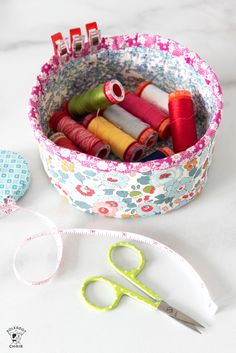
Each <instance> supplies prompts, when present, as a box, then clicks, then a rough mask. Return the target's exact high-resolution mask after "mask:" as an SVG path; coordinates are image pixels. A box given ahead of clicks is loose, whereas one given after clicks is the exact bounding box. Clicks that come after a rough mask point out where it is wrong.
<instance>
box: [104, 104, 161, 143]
mask: <svg viewBox="0 0 236 353" xmlns="http://www.w3.org/2000/svg"><path fill="white" fill-rule="evenodd" d="M102 115H103V116H104V117H105V118H106V119H107V120H109V121H110V122H111V123H112V124H114V125H116V126H117V127H118V128H119V129H121V130H123V131H124V132H126V133H127V134H128V135H130V136H132V137H133V138H135V139H136V140H137V141H138V142H139V143H141V144H144V145H145V146H147V147H151V146H153V145H154V144H155V143H156V141H157V138H158V135H157V132H156V131H155V130H153V129H152V128H151V127H150V125H148V124H147V123H145V122H143V121H142V120H140V119H138V118H137V117H136V116H134V115H132V114H130V113H129V112H127V111H126V110H125V109H123V108H122V107H120V106H119V105H116V104H114V105H111V106H110V107H108V108H106V109H105V110H104V111H103V114H102Z"/></svg>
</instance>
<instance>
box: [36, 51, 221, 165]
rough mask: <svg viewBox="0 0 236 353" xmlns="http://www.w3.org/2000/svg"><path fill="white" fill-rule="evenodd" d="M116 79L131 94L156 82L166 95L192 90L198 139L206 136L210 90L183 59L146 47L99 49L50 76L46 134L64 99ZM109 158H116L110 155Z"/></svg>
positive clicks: (44, 107)
mask: <svg viewBox="0 0 236 353" xmlns="http://www.w3.org/2000/svg"><path fill="white" fill-rule="evenodd" d="M114 78H115V79H118V80H119V81H121V83H122V84H123V85H124V87H125V88H126V89H129V90H131V91H132V90H134V89H135V87H136V86H137V84H139V83H140V82H142V81H143V80H148V81H153V82H154V83H155V84H156V85H157V86H158V87H159V88H161V89H163V90H164V91H166V92H171V91H174V90H176V89H188V90H190V91H191V92H192V95H193V100H194V104H195V110H196V124H197V133H198V138H201V137H202V136H203V135H204V133H205V131H206V129H207V127H208V124H209V122H210V120H211V118H212V117H213V114H214V111H215V109H216V102H215V99H214V96H213V95H212V92H211V89H210V87H209V86H208V85H207V84H206V82H205V80H204V79H203V77H201V76H200V75H199V74H198V73H197V72H196V71H194V70H193V69H192V67H191V66H190V65H188V64H186V62H185V61H184V59H183V58H182V57H175V56H172V55H170V54H169V53H168V52H167V51H161V50H157V49H150V48H145V47H130V48H125V49H122V50H100V51H99V52H98V53H96V54H89V55H88V56H86V57H81V58H77V59H71V60H70V61H69V62H68V63H66V64H65V65H64V66H63V67H62V68H61V69H59V70H58V72H57V73H55V74H52V75H51V77H50V79H49V81H48V83H47V86H46V87H45V91H44V95H42V97H41V102H40V108H39V116H40V123H41V126H42V129H43V132H44V133H45V134H46V135H47V136H50V134H51V133H52V132H51V131H50V129H49V127H48V119H49V117H50V116H51V115H52V114H53V113H54V112H55V111H57V110H59V109H60V108H61V106H62V104H63V103H64V101H65V100H68V99H70V98H71V97H73V96H74V95H76V94H80V93H82V92H84V91H86V90H88V89H90V88H91V87H95V86H96V85H97V84H99V83H103V82H106V81H108V80H110V79H114ZM161 145H168V146H169V147H172V145H171V139H169V140H167V141H163V142H158V147H160V146H161ZM109 158H110V157H109ZM110 159H115V158H114V156H111V158H110Z"/></svg>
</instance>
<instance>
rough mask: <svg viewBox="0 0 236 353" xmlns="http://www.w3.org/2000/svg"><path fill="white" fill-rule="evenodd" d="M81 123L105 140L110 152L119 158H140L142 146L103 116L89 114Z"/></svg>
mask: <svg viewBox="0 0 236 353" xmlns="http://www.w3.org/2000/svg"><path fill="white" fill-rule="evenodd" d="M83 124H84V126H85V127H86V128H87V129H88V130H89V131H91V132H92V133H93V134H95V135H96V136H98V137H99V138H101V139H103V140H104V141H106V142H107V143H108V144H109V145H110V146H111V150H112V152H113V153H114V154H115V155H116V156H117V157H119V158H120V159H121V160H124V161H126V162H136V161H138V160H140V159H141V158H142V156H143V152H144V149H143V146H142V145H140V144H139V143H137V141H136V140H135V139H134V138H133V137H131V136H129V135H128V134H126V133H125V132H123V131H122V130H120V129H118V128H117V127H116V126H115V125H113V124H111V123H110V122H109V121H108V120H106V119H105V118H104V117H102V116H96V115H95V114H89V115H87V116H86V117H85V119H84V122H83Z"/></svg>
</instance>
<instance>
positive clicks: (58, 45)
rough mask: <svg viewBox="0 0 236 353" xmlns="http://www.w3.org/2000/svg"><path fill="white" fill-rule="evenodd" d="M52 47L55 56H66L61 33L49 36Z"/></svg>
mask: <svg viewBox="0 0 236 353" xmlns="http://www.w3.org/2000/svg"><path fill="white" fill-rule="evenodd" d="M51 38H52V43H53V47H54V53H55V55H57V56H60V57H64V56H67V54H68V48H67V45H66V42H65V40H64V39H63V37H62V34H61V32H58V33H55V34H53V35H52V36H51Z"/></svg>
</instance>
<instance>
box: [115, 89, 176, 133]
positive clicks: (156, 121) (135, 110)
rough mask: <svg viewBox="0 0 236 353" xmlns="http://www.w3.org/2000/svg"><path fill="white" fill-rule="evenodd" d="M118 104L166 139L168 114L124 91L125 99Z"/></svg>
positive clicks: (168, 124) (168, 129)
mask: <svg viewBox="0 0 236 353" xmlns="http://www.w3.org/2000/svg"><path fill="white" fill-rule="evenodd" d="M119 105H120V106H121V107H122V108H124V109H125V110H127V111H128V112H130V113H131V114H133V115H135V116H136V117H138V118H139V119H140V120H142V121H144V122H145V123H147V124H149V125H150V126H151V127H152V128H153V129H154V130H156V131H157V133H158V136H159V137H160V138H161V139H166V138H168V137H169V136H170V120H169V118H168V115H167V114H165V113H164V112H163V111H161V110H160V109H158V108H157V107H156V106H155V105H154V104H152V103H149V102H148V101H146V100H145V99H143V98H141V97H138V96H136V95H135V94H133V93H131V92H129V91H126V95H125V99H124V100H123V101H122V102H121V103H119Z"/></svg>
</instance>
